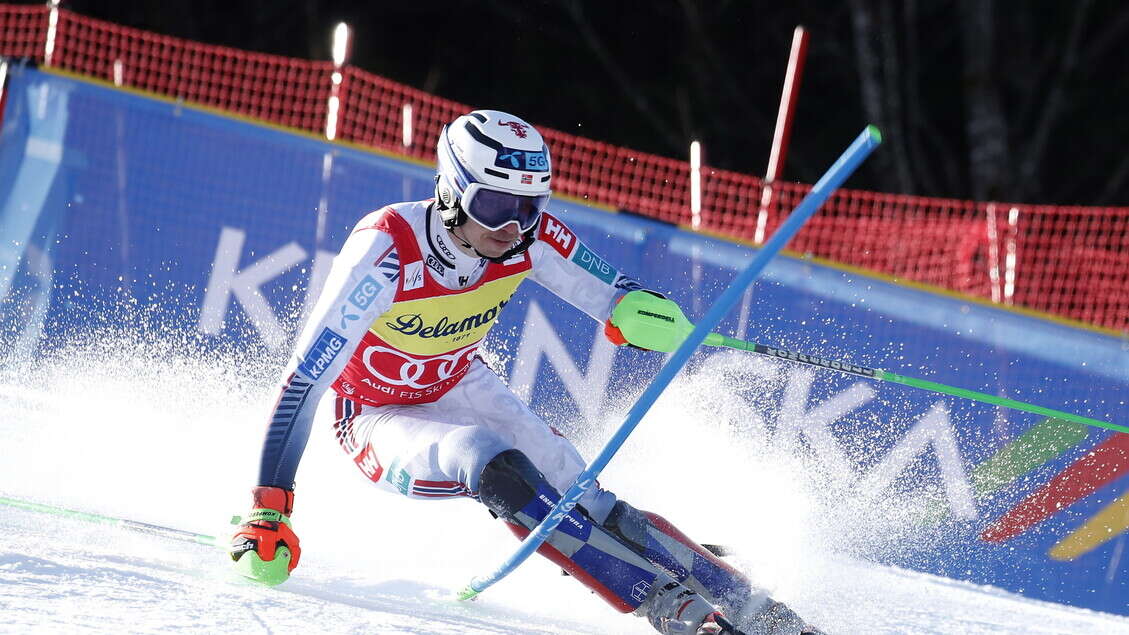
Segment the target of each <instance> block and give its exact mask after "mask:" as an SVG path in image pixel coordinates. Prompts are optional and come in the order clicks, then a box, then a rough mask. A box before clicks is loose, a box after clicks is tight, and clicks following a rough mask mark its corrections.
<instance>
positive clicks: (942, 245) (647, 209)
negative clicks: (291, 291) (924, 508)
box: [0, 5, 1129, 331]
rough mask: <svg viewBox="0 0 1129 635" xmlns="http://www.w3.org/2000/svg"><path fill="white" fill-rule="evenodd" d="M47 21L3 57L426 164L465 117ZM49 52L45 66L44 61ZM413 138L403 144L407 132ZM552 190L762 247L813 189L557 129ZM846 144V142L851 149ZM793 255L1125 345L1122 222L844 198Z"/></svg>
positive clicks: (371, 84) (1063, 211)
mask: <svg viewBox="0 0 1129 635" xmlns="http://www.w3.org/2000/svg"><path fill="white" fill-rule="evenodd" d="M51 15H52V14H51V12H50V10H49V9H48V8H47V7H45V6H27V5H0V55H4V56H7V57H12V58H30V59H32V60H34V61H36V62H38V63H40V64H44V65H47V66H53V67H56V68H61V69H65V70H69V71H73V72H77V73H82V74H85V75H90V76H93V77H97V78H100V79H103V80H106V81H109V82H113V83H115V84H118V85H122V86H129V87H133V88H140V89H144V90H148V91H152V92H154V93H158V94H161V95H166V96H170V97H175V98H180V99H184V100H185V101H187V102H193V103H196V104H202V105H206V106H210V107H214V108H219V109H223V110H226V111H231V112H235V113H239V114H241V115H246V116H249V117H253V118H256V119H260V120H263V121H267V122H271V123H275V124H280V125H283V126H288V127H291V128H295V129H299V130H303V131H307V132H313V133H317V134H324V132H325V130H326V123H327V117H328V115H329V113H330V108H329V107H328V104H329V100H330V97H331V96H333V97H336V98H337V99H338V100H339V101H338V104H339V106H338V119H337V121H336V138H337V139H339V140H343V141H350V142H354V143H358V144H362V145H365V146H370V147H374V148H380V149H382V150H386V151H391V152H395V153H398V154H402V155H407V156H410V157H413V158H416V159H421V160H426V161H432V160H434V158H435V142H436V140H437V138H438V134H439V130H440V129H441V128H442V126H443V124H444V123H446V122H449V121H450V120H452V119H454V118H455V117H456V116H458V115H459V114H462V113H464V112H467V111H468V110H470V109H471V108H470V107H469V106H467V105H464V104H459V103H456V102H453V101H450V100H446V99H441V98H439V97H436V96H434V95H430V94H427V93H424V92H422V91H419V90H416V89H414V88H411V87H408V86H405V85H403V84H398V83H396V82H393V81H390V80H388V79H385V78H383V77H379V76H376V75H373V74H372V73H368V72H366V71H363V70H361V69H358V68H355V67H351V66H346V67H344V68H342V69H340V75H339V76H338V77H337V80H338V81H336V82H335V81H334V72H335V69H334V67H333V65H332V63H330V62H314V61H309V60H301V59H295V58H288V57H282V56H277V55H265V54H261V53H251V52H247V51H241V50H237V49H232V48H227V47H221V46H211V45H205V44H200V43H198V42H192V41H189V40H183V39H179V38H173V37H168V36H164V35H159V34H154V33H150V32H147V31H141V30H138V29H132V28H127V27H122V26H119V25H115V24H112V23H108V22H103V21H100V20H94V19H91V18H87V17H83V16H80V15H77V14H74V13H72V12H69V11H66V10H58V11H57V12H56V13H55V16H56V17H55V19H54V25H55V27H54V29H53V31H54V32H53V35H52V22H53V21H52V18H51ZM48 51H50V53H48ZM408 131H410V133H409V132H408ZM542 132H544V133H545V137H546V138H547V140H548V142H549V146H550V148H551V149H552V152H553V159H554V171H555V174H554V178H553V184H554V189H555V190H556V191H558V192H560V193H563V194H567V195H570V196H573V197H576V198H580V199H584V200H588V201H591V202H594V203H600V204H603V205H607V206H611V207H615V208H619V209H623V210H628V211H631V212H635V213H639V214H644V215H647V216H650V217H653V218H657V219H659V220H663V221H666V222H670V223H677V224H680V225H687V226H691V227H693V228H697V229H700V230H703V231H709V232H714V233H720V234H724V235H728V236H732V237H735V238H739V239H743V240H752V241H755V240H764V239H765V238H767V237H768V236H771V234H772V232H773V231H774V230H775V229H776V228H777V227H779V225H780V223H781V221H782V220H783V218H784V216H785V215H786V213H787V210H791V209H792V208H793V207H794V206H795V205H796V204H798V203H799V201H800V199H801V198H802V197H803V195H804V194H806V193H807V191H808V190H809V189H810V186H807V185H803V184H796V183H776V184H773V186H772V188H771V190H770V191H769V192H768V193H767V195H766V191H765V184H764V182H763V181H762V180H761V179H760V178H758V177H755V176H749V175H745V174H738V173H735V172H729V171H725V170H719V169H713V168H702V171H701V182H702V205H701V213H700V215H699V216H698V218H697V219H695V218H694V217H693V215H692V214H691V211H690V166H689V165H688V164H687V163H686V162H684V161H678V160H674V159H668V158H664V157H660V156H656V155H652V154H646V153H643V152H636V151H633V150H630V149H627V148H621V147H617V146H612V145H609V144H606V143H601V142H599V141H594V140H591V139H585V138H583V137H577V136H574V135H570V134H567V133H564V132H560V131H557V130H552V129H542ZM845 141H849V140H844V142H845ZM790 249H792V250H793V251H798V252H802V253H807V254H811V255H813V256H817V257H819V258H824V259H828V260H833V261H836V262H840V263H845V264H848V265H852V266H856V267H862V268H866V269H870V270H873V271H877V272H881V273H884V274H887V275H892V276H895V277H897V278H900V279H904V280H909V281H915V282H921V283H927V284H931V285H936V286H939V287H944V288H946V289H951V290H954V291H958V292H961V293H965V294H969V295H973V296H979V297H984V298H989V299H991V300H993V301H995V302H999V303H1001V304H1005V305H1012V304H1014V305H1016V306H1024V307H1029V308H1033V309H1037V310H1041V311H1046V312H1049V313H1053V314H1056V315H1060V316H1066V317H1070V318H1074V319H1077V320H1081V321H1085V322H1088V323H1091V324H1095V325H1098V326H1103V327H1107V328H1110V329H1115V330H1120V331H1129V208H1123V207H1119V208H1092V207H1056V206H1035V205H1022V204H1009V203H992V202H975V201H959V200H951V199H937V198H925V197H918V196H904V195H893V194H883V193H877V192H865V191H859V190H840V191H838V192H836V194H835V195H834V196H832V197H831V199H830V200H829V201H828V202H827V204H826V205H825V206H824V209H823V210H822V211H821V212H820V213H819V214H818V215H816V216H815V217H814V218H813V219H812V220H811V221H809V222H808V224H807V225H806V226H805V227H804V229H803V230H802V231H801V232H800V233H799V234H798V235H797V237H796V239H795V240H794V241H793V242H792V243H791V245H790Z"/></svg>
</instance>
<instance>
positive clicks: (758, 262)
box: [458, 126, 882, 600]
mask: <svg viewBox="0 0 1129 635" xmlns="http://www.w3.org/2000/svg"><path fill="white" fill-rule="evenodd" d="M880 143H882V135H881V134H880V133H879V132H878V128H876V127H874V126H867V127H866V129H865V130H863V131H862V134H860V135H859V136H858V137H857V138H856V139H855V140H854V142H853V143H851V145H850V147H848V148H847V150H846V151H845V152H843V154H842V155H841V156H840V157H839V158H838V160H836V161H835V163H834V164H833V165H832V166H831V168H830V169H828V170H827V172H826V173H825V174H824V175H823V177H822V178H820V179H819V181H818V182H817V183H816V184H815V186H814V187H812V190H811V192H809V193H808V195H807V196H805V197H804V200H803V201H801V202H800V204H799V206H797V207H796V209H795V210H793V211H792V214H791V215H789V216H788V219H787V220H786V221H784V223H783V224H782V225H781V226H780V228H779V229H777V230H776V232H775V233H774V234H773V235H772V238H770V239H769V240H768V242H766V243H765V244H764V246H763V247H761V249H760V251H758V252H757V255H756V256H755V257H754V258H753V261H752V262H750V263H749V266H748V267H746V268H745V270H744V271H742V272H741V273H740V274H738V276H737V278H736V279H734V281H733V283H732V284H730V285H729V288H728V289H726V290H725V292H724V293H722V294H721V297H720V298H718V299H717V301H716V302H714V304H713V306H712V307H710V310H709V311H708V312H707V313H706V315H705V317H703V318H702V320H701V321H700V322H698V325H697V326H696V327H694V330H693V331H692V332H691V333H690V335H689V336H688V337H687V338H686V341H684V342H682V345H681V346H679V347H678V349H677V350H676V351H674V354H673V355H671V357H670V359H668V360H667V362H666V364H664V365H663V367H662V369H660V370H659V372H658V374H657V375H655V378H654V379H653V380H652V381H651V385H650V386H648V387H647V389H646V390H645V391H643V394H642V395H641V396H640V397H639V400H638V401H637V402H635V405H634V406H632V408H631V410H630V411H629V412H628V413H627V416H626V418H625V419H624V421H623V423H622V424H620V427H619V430H617V431H616V433H615V434H614V435H613V436H612V438H611V439H610V440H608V442H607V444H606V445H604V449H603V450H601V451H600V453H599V454H598V455H596V458H594V459H592V462H591V463H589V464H588V466H587V467H586V468H584V471H582V472H581V473H580V475H579V476H577V477H576V482H574V483H573V484H572V486H571V487H569V488H568V490H566V491H565V493H564V495H562V496H561V499H560V500H559V501H557V504H556V505H554V506H553V508H552V509H551V510H549V513H548V514H546V515H545V518H544V520H542V521H541V523H540V524H539V525H537V527H536V528H534V529H533V531H531V532H530V533H529V535H528V536H526V537H525V540H523V541H522V543H521V545H520V546H519V547H518V549H517V551H515V552H514V554H513V555H512V556H510V557H509V559H507V560H506V561H505V562H503V563H502V564H501V565H500V566H499V567H498V568H497V569H495V570H494V571H492V572H491V573H489V574H487V575H485V576H481V577H476V578H474V579H473V580H471V581H470V584H468V585H467V586H466V587H465V588H464V589H463V590H462V591H460V592H459V595H458V598H459V599H460V600H467V599H471V598H473V597H474V596H476V595H478V594H479V593H481V592H482V591H485V590H486V589H487V588H489V587H490V586H492V585H493V584H494V583H495V582H497V581H498V580H501V579H502V578H504V577H506V576H507V575H509V574H510V573H511V572H512V571H513V570H514V569H516V568H517V567H518V565H520V564H521V563H522V562H525V560H526V559H527V558H529V556H530V555H532V554H533V552H534V551H536V550H537V548H538V547H540V546H541V545H542V544H543V543H544V542H545V541H546V540H548V538H549V535H550V534H552V533H553V531H554V530H555V529H556V528H557V526H558V525H560V523H561V521H562V520H564V517H565V516H567V515H568V513H569V512H570V511H572V509H573V508H574V507H576V504H577V502H579V501H580V498H581V497H582V496H584V493H585V492H587V491H588V490H589V489H590V488H591V487H592V484H593V483H595V482H596V477H597V476H599V474H600V472H602V471H603V469H604V467H606V466H607V464H608V462H609V461H611V459H612V457H613V456H615V453H616V452H617V451H619V448H620V446H622V445H623V443H624V442H625V441H626V440H627V437H628V436H629V435H630V434H631V432H632V431H633V430H634V429H635V426H637V425H639V422H640V421H641V420H642V419H643V416H644V415H646V414H647V411H648V410H650V409H651V406H652V405H654V403H655V401H656V400H657V399H658V398H659V395H661V394H662V392H663V391H664V390H665V389H666V387H667V385H669V384H670V382H671V381H672V380H673V379H674V377H675V375H677V374H678V371H680V370H682V367H683V366H685V365H686V362H687V361H689V359H690V356H691V355H692V354H693V353H694V351H695V350H697V348H698V346H700V345H701V344H702V341H703V340H705V338H706V335H708V334H709V333H710V331H712V330H713V329H714V328H715V327H716V326H717V325H718V324H719V323H720V322H721V320H722V318H724V317H725V315H726V314H727V313H729V311H730V310H731V309H732V308H733V305H735V304H736V303H737V301H738V300H740V298H741V294H742V293H744V292H745V288H746V287H748V286H749V285H750V284H752V282H753V280H755V279H756V277H757V276H759V275H760V273H761V271H763V270H764V268H765V266H767V265H768V263H769V261H770V260H772V258H773V257H774V256H775V255H776V254H777V253H778V252H779V251H780V250H781V249H782V248H783V247H784V245H785V244H786V243H787V242H788V241H789V240H791V239H792V237H793V236H794V235H796V233H797V232H798V231H799V230H800V228H801V227H802V226H803V225H804V223H805V222H807V220H808V219H809V218H811V216H812V214H814V213H815V212H816V210H818V209H819V206H820V205H822V204H823V202H824V201H826V200H827V197H828V196H830V195H831V193H832V192H834V191H835V189H836V188H838V187H839V185H840V184H842V183H843V181H845V180H846V179H847V177H848V176H850V175H851V173H853V172H854V171H855V168H857V167H858V166H859V165H860V164H861V163H862V162H863V161H864V160H865V159H866V157H867V156H869V155H870V153H871V152H873V151H874V149H875V148H877V147H878V144H880Z"/></svg>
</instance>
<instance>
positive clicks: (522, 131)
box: [498, 121, 529, 139]
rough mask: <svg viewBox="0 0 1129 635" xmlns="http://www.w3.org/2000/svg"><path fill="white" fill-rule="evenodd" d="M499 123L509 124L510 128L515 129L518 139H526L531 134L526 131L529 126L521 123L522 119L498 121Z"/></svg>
mask: <svg viewBox="0 0 1129 635" xmlns="http://www.w3.org/2000/svg"><path fill="white" fill-rule="evenodd" d="M498 125H499V126H509V127H510V130H513V131H514V134H515V135H517V138H518V139H524V138H526V137H528V136H529V133H527V132H526V130H529V126H527V125H525V124H523V123H521V122H520V121H498Z"/></svg>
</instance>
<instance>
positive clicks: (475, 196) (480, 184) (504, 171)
mask: <svg viewBox="0 0 1129 635" xmlns="http://www.w3.org/2000/svg"><path fill="white" fill-rule="evenodd" d="M438 155H439V162H438V163H439V167H438V171H437V173H436V175H435V205H436V208H437V209H438V211H439V214H440V216H441V217H442V218H443V224H444V225H446V226H447V227H448V228H452V229H453V228H455V227H458V226H460V225H462V224H464V223H466V222H467V219H468V218H470V219H472V220H474V221H475V222H477V223H478V224H480V225H482V226H483V227H486V228H487V229H500V228H502V227H504V226H506V225H508V224H509V223H516V224H517V226H518V228H519V229H520V230H521V232H522V234H525V235H526V240H525V241H523V243H526V244H524V246H521V248H520V249H519V250H517V251H514V253H520V252H521V251H524V250H525V249H526V248H528V247H529V244H531V243H532V242H533V239H532V235H533V232H534V230H535V229H536V227H537V222H538V220H539V219H540V216H541V212H543V211H545V208H546V207H547V206H548V204H549V196H550V194H551V189H550V179H551V178H552V171H551V162H550V159H549V148H548V147H547V146H546V145H545V140H544V139H542V138H541V133H539V132H537V129H536V128H534V127H533V126H531V125H530V124H528V123H526V122H525V121H523V120H522V119H521V118H519V117H515V116H513V115H510V114H508V113H504V112H499V111H497V110H476V111H474V112H472V113H469V114H466V115H463V116H461V117H459V118H458V119H456V120H454V121H453V122H451V123H450V124H449V125H446V126H444V127H443V131H442V132H440V133H439V145H438ZM514 253H511V254H509V255H507V256H505V258H509V257H511V256H513V255H514Z"/></svg>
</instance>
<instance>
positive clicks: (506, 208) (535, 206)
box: [464, 189, 549, 232]
mask: <svg viewBox="0 0 1129 635" xmlns="http://www.w3.org/2000/svg"><path fill="white" fill-rule="evenodd" d="M548 205H549V195H548V194H541V195H539V196H521V195H518V194H508V193H505V192H496V191H494V190H487V189H480V190H478V191H477V192H475V193H474V198H472V199H471V201H470V204H469V205H468V206H466V208H465V209H464V211H465V212H466V213H467V214H468V215H469V216H471V217H472V218H474V220H476V221H478V222H479V223H480V224H482V225H483V226H485V227H488V228H490V229H500V228H501V227H502V226H503V225H505V224H506V223H510V222H513V221H517V224H518V227H520V228H521V231H523V232H524V231H528V230H529V229H530V228H532V227H533V225H535V224H536V223H537V219H538V218H540V217H541V212H543V211H544V210H545V208H546V207H547V206H548Z"/></svg>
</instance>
